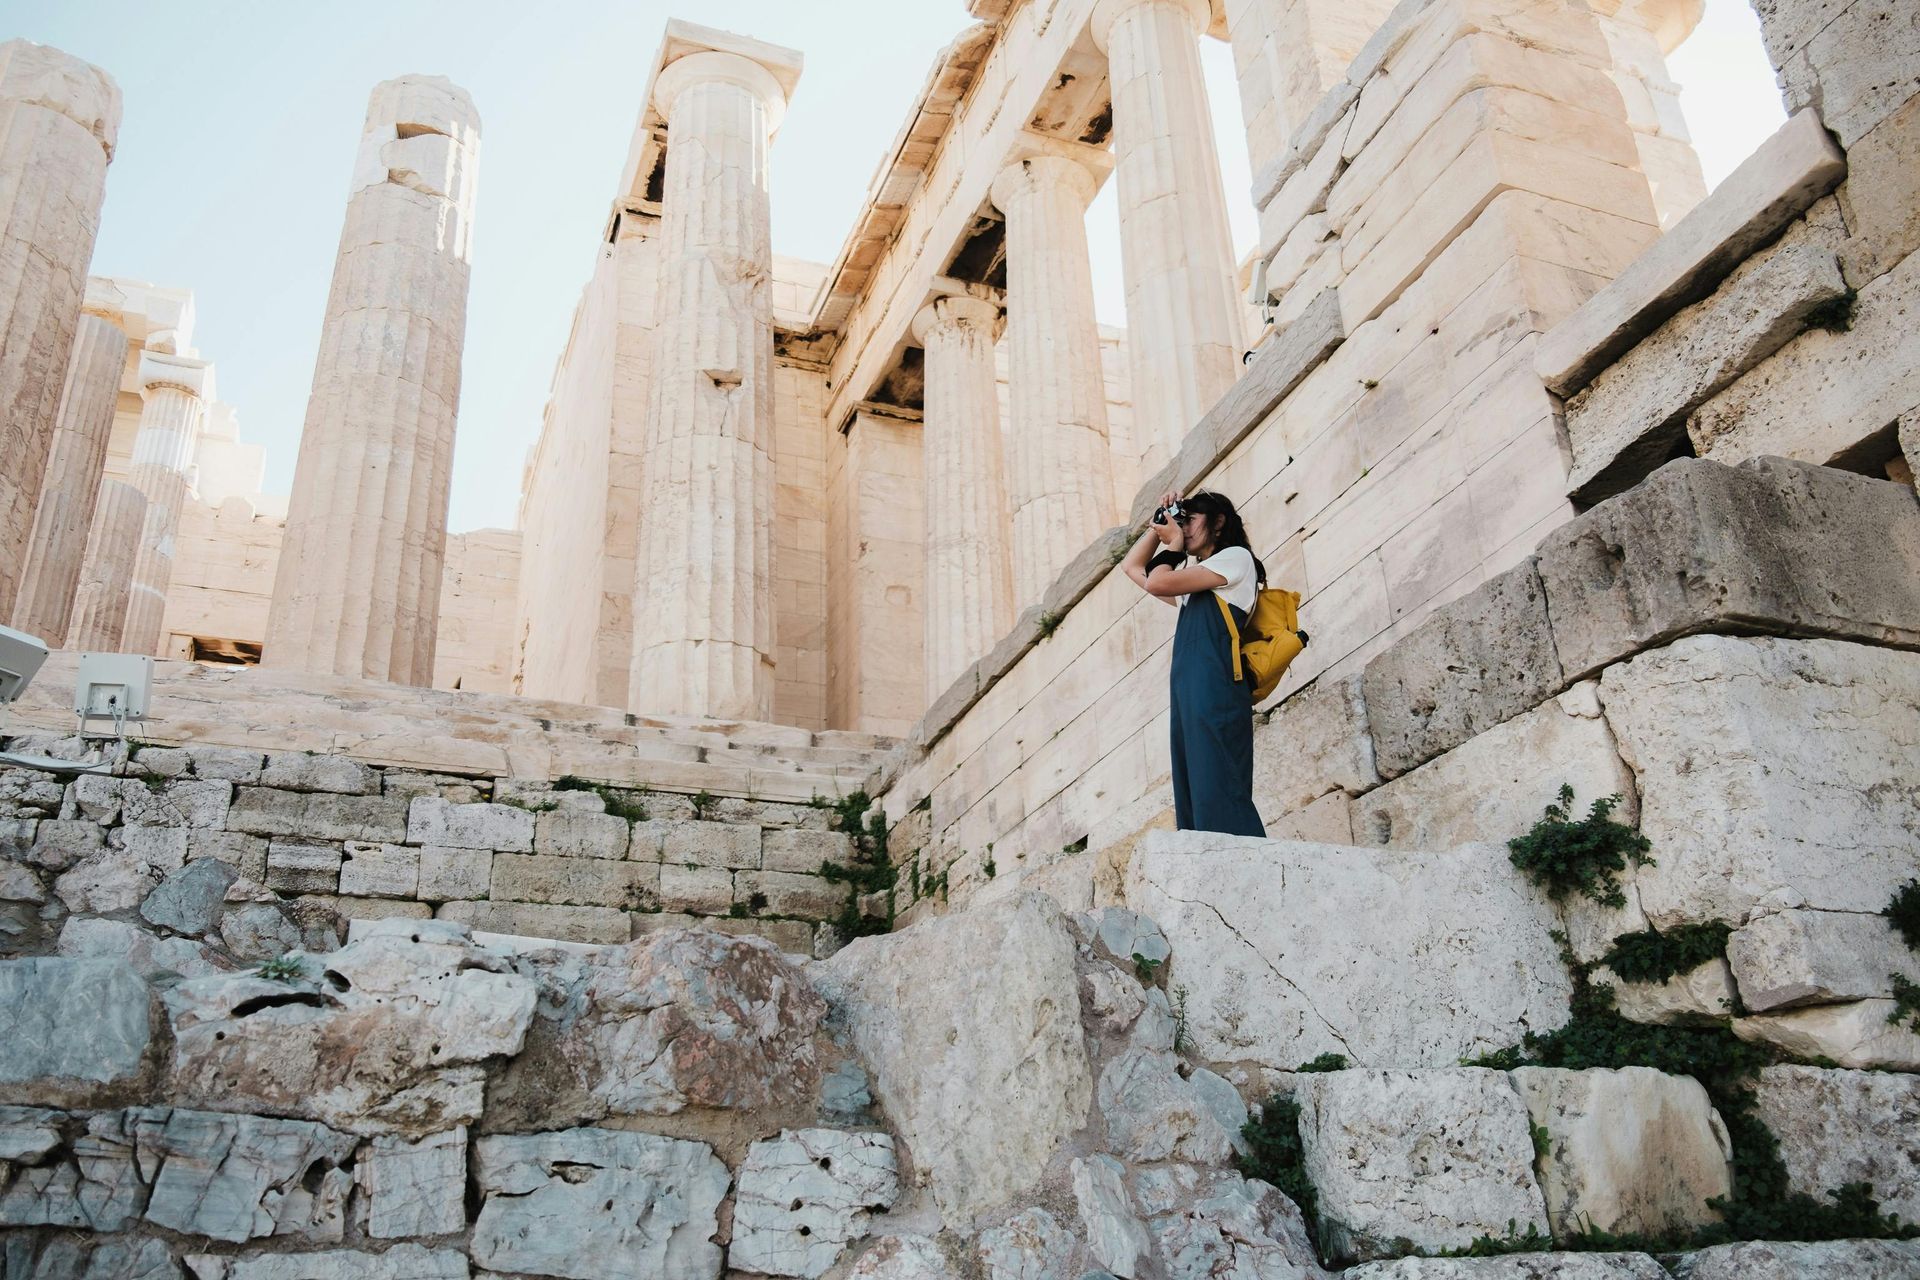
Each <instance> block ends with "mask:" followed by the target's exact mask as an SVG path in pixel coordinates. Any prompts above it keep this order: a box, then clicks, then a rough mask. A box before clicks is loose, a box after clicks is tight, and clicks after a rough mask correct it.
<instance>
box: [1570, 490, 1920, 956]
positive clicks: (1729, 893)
mask: <svg viewBox="0 0 1920 1280" xmlns="http://www.w3.org/2000/svg"><path fill="white" fill-rule="evenodd" d="M1906 501H1907V504H1908V506H1910V507H1914V503H1913V496H1912V494H1911V493H1909V494H1908V495H1907V498H1906ZM1914 509H1915V511H1916V512H1917V513H1920V507H1915V508H1914ZM1875 536H1876V537H1877V536H1878V535H1875ZM1916 555H1917V556H1920V548H1916ZM1555 616H1556V617H1558V616H1559V615H1558V612H1557V610H1556V613H1555ZM1600 689H1601V697H1602V699H1603V701H1604V702H1605V704H1606V710H1607V719H1608V720H1609V722H1611V724H1612V725H1613V731H1614V734H1615V736H1616V738H1617V739H1618V741H1619V743H1620V753H1621V755H1622V756H1624V757H1625V758H1626V760H1627V763H1628V764H1630V765H1631V766H1632V767H1633V770H1634V773H1635V775H1636V776H1637V778H1638V780H1639V792H1640V830H1641V831H1642V833H1643V834H1645V835H1646V836H1647V838H1648V839H1649V840H1650V841H1652V844H1653V850H1654V857H1655V859H1656V860H1657V863H1656V865H1653V866H1647V867H1642V868H1639V869H1638V870H1637V871H1636V872H1635V873H1634V874H1633V876H1632V880H1633V883H1634V884H1635V885H1637V887H1638V896H1639V901H1640V904H1641V906H1642V908H1643V909H1644V910H1645V911H1646V914H1647V918H1648V919H1649V920H1651V921H1652V922H1653V925H1654V927H1656V928H1658V929H1662V930H1666V929H1671V928H1673V927H1675V926H1678V925H1683V924H1689V923H1700V922H1706V921H1713V920H1724V921H1727V922H1728V923H1730V924H1732V925H1734V926H1735V927H1739V926H1741V925H1743V924H1745V923H1746V922H1747V921H1748V920H1750V919H1752V918H1753V917H1754V916H1756V915H1759V914H1764V913H1768V912H1773V911H1779V910H1783V909H1789V908H1795V907H1809V908H1813V909H1816V910H1820V911H1855V912H1875V911H1879V910H1880V909H1881V908H1882V907H1884V906H1885V905H1886V903H1887V900H1888V899H1889V898H1891V897H1892V896H1893V893H1894V890H1895V889H1897V888H1898V887H1899V885H1900V884H1901V883H1902V882H1904V881H1905V880H1907V879H1910V878H1911V877H1912V876H1913V869H1914V862H1913V832H1914V831H1915V830H1916V829H1920V792H1916V791H1915V790H1914V789H1913V787H1912V786H1911V785H1910V780H1911V774H1912V771H1913V770H1912V763H1913V759H1914V753H1915V749H1916V744H1920V655H1917V654H1911V653H1903V652H1899V651H1896V650H1891V649H1881V648H1877V647H1873V646H1868V645H1858V644H1846V643H1843V642H1839V641H1832V640H1781V639H1770V638H1743V637H1734V636H1692V637H1689V638H1687V639H1685V640H1681V641H1678V642H1676V643H1675V644H1672V645H1670V646H1668V647H1667V648H1665V649H1660V650H1656V651H1654V652H1651V653H1643V654H1641V655H1640V656H1639V657H1637V658H1635V659H1633V661H1631V662H1627V663H1622V664H1620V665H1617V666H1614V667H1611V668H1609V669H1608V670H1607V672H1606V674H1605V675H1604V676H1603V677H1602V678H1601V681H1600Z"/></svg>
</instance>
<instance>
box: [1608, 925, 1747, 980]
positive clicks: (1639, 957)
mask: <svg viewBox="0 0 1920 1280" xmlns="http://www.w3.org/2000/svg"><path fill="white" fill-rule="evenodd" d="M1732 932H1733V926H1731V925H1729V924H1727V923H1726V922H1724V921H1721V920H1714V921H1711V922H1709V923H1706V924H1683V925H1681V926H1679V927H1678V928H1676V929H1669V930H1668V931H1667V932H1665V933H1657V932H1655V931H1654V930H1652V929H1642V930H1641V931H1639V932H1638V933H1623V934H1621V935H1620V936H1619V937H1617V938H1615V939H1614V940H1613V945H1612V946H1611V947H1610V948H1608V950H1607V954H1606V955H1605V956H1603V957H1602V958H1601V960H1600V963H1601V964H1604V965H1606V966H1607V968H1609V969H1611V970H1613V972H1614V973H1615V974H1616V975H1617V976H1618V977H1619V978H1620V980H1621V981H1622V982H1665V981H1666V980H1667V979H1669V978H1675V977H1678V976H1679V975H1681V974H1683V973H1690V972H1692V971H1693V970H1695V969H1697V968H1699V967H1700V966H1701V965H1703V964H1705V963H1707V961H1709V960H1718V959H1719V958H1720V957H1722V956H1724V955H1726V954H1727V937H1728V935H1729V934H1731V933H1732Z"/></svg>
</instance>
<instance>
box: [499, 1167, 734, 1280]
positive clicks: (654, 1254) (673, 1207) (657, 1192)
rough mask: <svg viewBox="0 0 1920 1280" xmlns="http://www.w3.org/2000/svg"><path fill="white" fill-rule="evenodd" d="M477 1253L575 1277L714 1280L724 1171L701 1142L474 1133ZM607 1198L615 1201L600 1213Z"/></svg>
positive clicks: (505, 1264) (524, 1268)
mask: <svg viewBox="0 0 1920 1280" xmlns="http://www.w3.org/2000/svg"><path fill="white" fill-rule="evenodd" d="M473 1177H474V1182H475V1184H476V1186H477V1187H478V1189H479V1192H480V1194H481V1196H482V1197H483V1199H482V1202H481V1207H480V1216H479V1218H478V1219H477V1220H476V1221H475V1223H474V1226H473V1243H472V1246H471V1248H472V1253H473V1259H474V1261H475V1262H477V1263H479V1264H480V1265H481V1266H483V1267H488V1268H490V1269H493V1270H496V1271H507V1272H523V1273H524V1272H533V1273H536V1274H540V1275H557V1276H571V1277H575V1278H576V1280H626V1277H628V1276H633V1275H647V1276H658V1277H660V1278H661V1280H712V1277H714V1276H717V1275H718V1274H719V1273H720V1258H721V1251H720V1246H719V1245H717V1244H715V1243H713V1237H714V1235H715V1233H716V1232H718V1230H719V1227H720V1224H719V1218H718V1211H719V1207H720V1201H721V1199H722V1198H723V1197H725V1195H726V1194H727V1187H728V1184H729V1182H730V1181H731V1179H730V1178H729V1177H728V1174H727V1167H726V1166H725V1165H724V1164H721V1163H720V1161H719V1159H718V1158H717V1157H716V1156H715V1155H714V1154H713V1150H712V1148H710V1147H708V1146H707V1145H706V1144H705V1143H701V1142H683V1141H679V1140H677V1139H673V1138H661V1137H656V1136H654V1135H653V1134H650V1133H617V1132H614V1131H611V1130H607V1129H567V1130H564V1131H561V1132H558V1133H541V1134H530V1135H527V1136H524V1137H520V1136H504V1135H496V1136H490V1137H485V1138H478V1139H475V1141H474V1143H473ZM609 1203H614V1204H618V1205H620V1206H621V1207H622V1210H623V1212H621V1213H617V1214H614V1213H608V1212H606V1211H605V1206H606V1205H607V1204H609Z"/></svg>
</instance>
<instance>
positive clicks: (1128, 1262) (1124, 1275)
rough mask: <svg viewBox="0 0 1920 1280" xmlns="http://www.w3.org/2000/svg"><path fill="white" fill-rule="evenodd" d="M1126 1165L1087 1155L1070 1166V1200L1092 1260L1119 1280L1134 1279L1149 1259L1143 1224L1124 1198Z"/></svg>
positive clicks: (1108, 1157)
mask: <svg viewBox="0 0 1920 1280" xmlns="http://www.w3.org/2000/svg"><path fill="white" fill-rule="evenodd" d="M1126 1173H1127V1169H1126V1166H1125V1165H1123V1164H1121V1163H1120V1162H1119V1161H1118V1160H1115V1159H1114V1158H1113V1157H1112V1156H1108V1155H1093V1156H1088V1157H1087V1158H1086V1159H1084V1160H1075V1161H1074V1162H1073V1165H1072V1174H1073V1199H1074V1203H1076V1204H1078V1205H1079V1206H1080V1226H1081V1228H1082V1229H1083V1230H1084V1231H1085V1233H1086V1237H1087V1249H1088V1251H1089V1252H1091V1253H1092V1254H1093V1257H1094V1261H1096V1262H1098V1263H1099V1264H1100V1265H1101V1266H1103V1267H1105V1268H1106V1269H1107V1270H1108V1271H1109V1272H1110V1273H1112V1274H1113V1275H1115V1276H1118V1277H1119V1278H1120V1280H1134V1277H1135V1276H1136V1275H1137V1274H1138V1273H1139V1269H1140V1264H1141V1262H1142V1261H1143V1260H1144V1259H1145V1258H1146V1257H1147V1256H1148V1250H1149V1249H1150V1247H1151V1246H1150V1244H1149V1243H1148V1240H1147V1228H1146V1224H1145V1223H1143V1222H1141V1221H1140V1219H1139V1217H1138V1216H1137V1215H1136V1214H1135V1213H1134V1211H1133V1205H1132V1202H1131V1201H1130V1200H1129V1199H1128V1196H1127V1184H1126Z"/></svg>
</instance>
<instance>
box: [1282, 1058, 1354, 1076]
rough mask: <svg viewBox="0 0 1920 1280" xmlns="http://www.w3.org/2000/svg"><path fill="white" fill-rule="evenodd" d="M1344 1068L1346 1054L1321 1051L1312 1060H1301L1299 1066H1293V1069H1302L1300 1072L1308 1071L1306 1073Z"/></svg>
mask: <svg viewBox="0 0 1920 1280" xmlns="http://www.w3.org/2000/svg"><path fill="white" fill-rule="evenodd" d="M1346 1069H1347V1055H1346V1054H1344V1053H1323V1054H1321V1055H1320V1056H1319V1057H1317V1058H1315V1059H1314V1060H1313V1061H1311V1062H1303V1063H1301V1064H1300V1065H1299V1066H1297V1067H1295V1068H1294V1070H1295V1071H1302V1072H1308V1073H1313V1072H1319V1071H1345V1070H1346Z"/></svg>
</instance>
